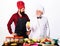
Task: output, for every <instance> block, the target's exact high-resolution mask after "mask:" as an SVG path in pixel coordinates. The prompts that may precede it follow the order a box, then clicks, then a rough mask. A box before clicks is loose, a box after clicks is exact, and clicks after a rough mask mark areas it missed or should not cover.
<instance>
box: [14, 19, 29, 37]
mask: <svg viewBox="0 0 60 46" xmlns="http://www.w3.org/2000/svg"><path fill="white" fill-rule="evenodd" d="M26 22H27V20H26V18H18V22H17V25H16V28H15V33H16V34H17V35H18V36H23V37H24V38H28V36H27V35H26V32H27V30H26Z"/></svg>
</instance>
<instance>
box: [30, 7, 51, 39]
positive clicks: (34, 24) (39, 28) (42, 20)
mask: <svg viewBox="0 0 60 46" xmlns="http://www.w3.org/2000/svg"><path fill="white" fill-rule="evenodd" d="M43 14H44V8H43V6H39V7H38V8H37V9H36V15H34V18H33V19H32V20H30V30H31V32H30V34H29V38H30V39H41V38H47V37H48V38H49V37H50V30H49V24H48V20H47V18H46V17H44V16H42V15H43Z"/></svg>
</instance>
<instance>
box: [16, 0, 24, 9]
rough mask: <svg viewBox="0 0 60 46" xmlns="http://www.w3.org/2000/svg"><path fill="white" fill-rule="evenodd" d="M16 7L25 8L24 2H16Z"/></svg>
mask: <svg viewBox="0 0 60 46" xmlns="http://www.w3.org/2000/svg"><path fill="white" fill-rule="evenodd" d="M17 7H18V9H21V8H25V4H24V2H23V1H18V2H17Z"/></svg>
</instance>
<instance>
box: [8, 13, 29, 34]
mask: <svg viewBox="0 0 60 46" xmlns="http://www.w3.org/2000/svg"><path fill="white" fill-rule="evenodd" d="M23 17H24V18H26V19H27V21H30V20H29V18H28V16H27V15H25V16H22V17H20V16H19V14H18V13H15V14H13V15H12V17H11V18H10V20H9V22H8V24H7V27H8V31H9V33H10V34H12V33H13V32H12V29H11V24H12V23H13V22H14V24H15V27H16V25H17V21H18V18H23Z"/></svg>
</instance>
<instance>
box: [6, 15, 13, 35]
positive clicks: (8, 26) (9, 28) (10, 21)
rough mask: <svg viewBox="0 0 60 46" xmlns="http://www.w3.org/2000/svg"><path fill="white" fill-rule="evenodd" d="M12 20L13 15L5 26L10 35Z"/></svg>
mask: <svg viewBox="0 0 60 46" xmlns="http://www.w3.org/2000/svg"><path fill="white" fill-rule="evenodd" d="M13 19H14V15H12V17H11V18H10V20H9V21H8V24H7V28H8V31H9V33H10V34H12V29H11V24H12V22H13Z"/></svg>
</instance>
